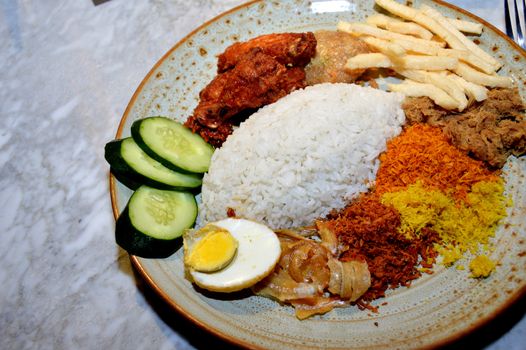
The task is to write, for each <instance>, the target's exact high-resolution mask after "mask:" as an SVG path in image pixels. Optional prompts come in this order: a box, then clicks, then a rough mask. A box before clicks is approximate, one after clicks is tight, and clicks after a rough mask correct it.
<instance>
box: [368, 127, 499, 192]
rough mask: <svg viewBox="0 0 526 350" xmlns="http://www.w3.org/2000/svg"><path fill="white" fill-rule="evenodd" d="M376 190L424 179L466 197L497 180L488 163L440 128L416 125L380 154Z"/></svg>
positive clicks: (388, 188)
mask: <svg viewBox="0 0 526 350" xmlns="http://www.w3.org/2000/svg"><path fill="white" fill-rule="evenodd" d="M380 161H381V164H380V168H379V169H378V173H377V175H376V191H377V193H378V194H380V195H382V194H384V193H386V192H395V191H400V190H403V189H405V188H406V187H407V186H409V185H411V184H413V183H415V182H416V181H417V180H420V181H422V182H423V183H424V184H425V185H427V186H429V187H431V188H434V189H438V190H440V191H442V192H444V193H446V194H449V195H452V196H453V197H454V198H456V199H463V200H465V199H466V196H467V194H468V192H469V191H470V189H471V187H472V185H474V184H475V183H477V182H480V181H497V180H498V179H499V177H498V176H497V174H495V173H493V172H491V171H490V170H489V169H487V168H486V167H485V166H484V163H483V162H481V161H478V160H474V159H472V158H470V157H469V156H468V155H466V154H464V153H463V152H462V151H460V150H458V149H457V148H456V147H455V146H453V145H451V144H450V143H449V142H448V140H447V138H446V136H445V135H444V134H443V133H442V131H441V130H440V129H439V128H436V127H432V126H429V125H424V124H415V125H413V126H411V127H409V128H407V129H406V130H404V131H403V132H402V134H400V136H398V137H395V138H394V139H392V140H391V141H389V142H388V144H387V151H386V152H384V153H383V154H382V155H381V156H380Z"/></svg>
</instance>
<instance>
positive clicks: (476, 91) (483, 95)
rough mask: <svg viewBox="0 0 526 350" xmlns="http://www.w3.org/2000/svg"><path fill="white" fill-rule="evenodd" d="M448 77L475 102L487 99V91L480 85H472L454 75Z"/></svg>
mask: <svg viewBox="0 0 526 350" xmlns="http://www.w3.org/2000/svg"><path fill="white" fill-rule="evenodd" d="M448 77H449V78H450V79H453V80H454V81H456V82H457V84H458V85H459V86H460V87H462V89H463V90H464V93H465V94H466V95H468V96H469V97H470V98H472V99H474V100H475V101H478V102H480V101H484V100H485V99H487V98H488V89H486V88H485V87H484V86H482V85H477V84H473V83H472V82H469V81H466V80H465V79H463V78H461V77H459V76H458V75H456V74H449V75H448Z"/></svg>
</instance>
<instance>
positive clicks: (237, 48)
mask: <svg viewBox="0 0 526 350" xmlns="http://www.w3.org/2000/svg"><path fill="white" fill-rule="evenodd" d="M254 48H259V49H261V50H262V51H263V52H264V53H265V54H267V55H269V56H271V57H273V58H275V59H276V60H277V61H278V62H279V63H281V64H283V65H286V66H295V67H305V66H306V65H307V64H308V63H309V62H310V60H311V58H312V57H313V56H314V54H315V53H316V38H315V37H314V34H313V33H311V32H308V33H279V34H266V35H261V36H258V37H256V38H254V39H251V40H249V41H246V42H241V43H235V44H233V45H231V46H229V47H228V48H227V49H226V50H225V52H223V53H222V54H221V55H219V58H218V62H217V72H218V73H222V72H225V71H227V70H229V69H232V68H233V67H234V66H235V65H236V64H237V63H238V62H239V60H241V59H242V58H243V57H244V56H245V55H246V54H248V53H249V52H250V51H251V50H252V49H254Z"/></svg>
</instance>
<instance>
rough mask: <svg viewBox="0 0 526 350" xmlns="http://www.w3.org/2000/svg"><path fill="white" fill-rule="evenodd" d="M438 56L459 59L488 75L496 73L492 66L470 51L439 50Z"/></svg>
mask: <svg viewBox="0 0 526 350" xmlns="http://www.w3.org/2000/svg"><path fill="white" fill-rule="evenodd" d="M436 55H437V56H447V57H455V58H458V59H459V60H462V61H464V62H466V63H469V64H470V65H471V66H473V67H477V68H479V69H480V70H481V71H483V72H484V73H486V74H493V73H494V72H495V69H494V67H493V66H492V65H491V64H489V63H488V62H486V61H484V60H483V59H482V58H480V57H479V56H475V55H474V54H473V53H472V52H471V51H468V50H457V49H438V50H436Z"/></svg>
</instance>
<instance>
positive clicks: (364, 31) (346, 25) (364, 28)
mask: <svg viewBox="0 0 526 350" xmlns="http://www.w3.org/2000/svg"><path fill="white" fill-rule="evenodd" d="M338 30H339V31H342V32H346V33H349V34H353V35H358V36H360V35H368V36H374V37H376V38H379V39H385V40H391V41H395V40H406V41H411V42H414V43H418V44H420V45H424V46H425V45H429V46H435V47H443V46H445V44H444V43H440V42H437V41H432V40H424V39H419V38H415V37H413V36H410V35H404V34H399V33H393V32H390V31H387V30H384V29H380V28H377V27H375V26H372V25H369V24H365V23H350V22H343V21H341V22H339V23H338Z"/></svg>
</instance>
